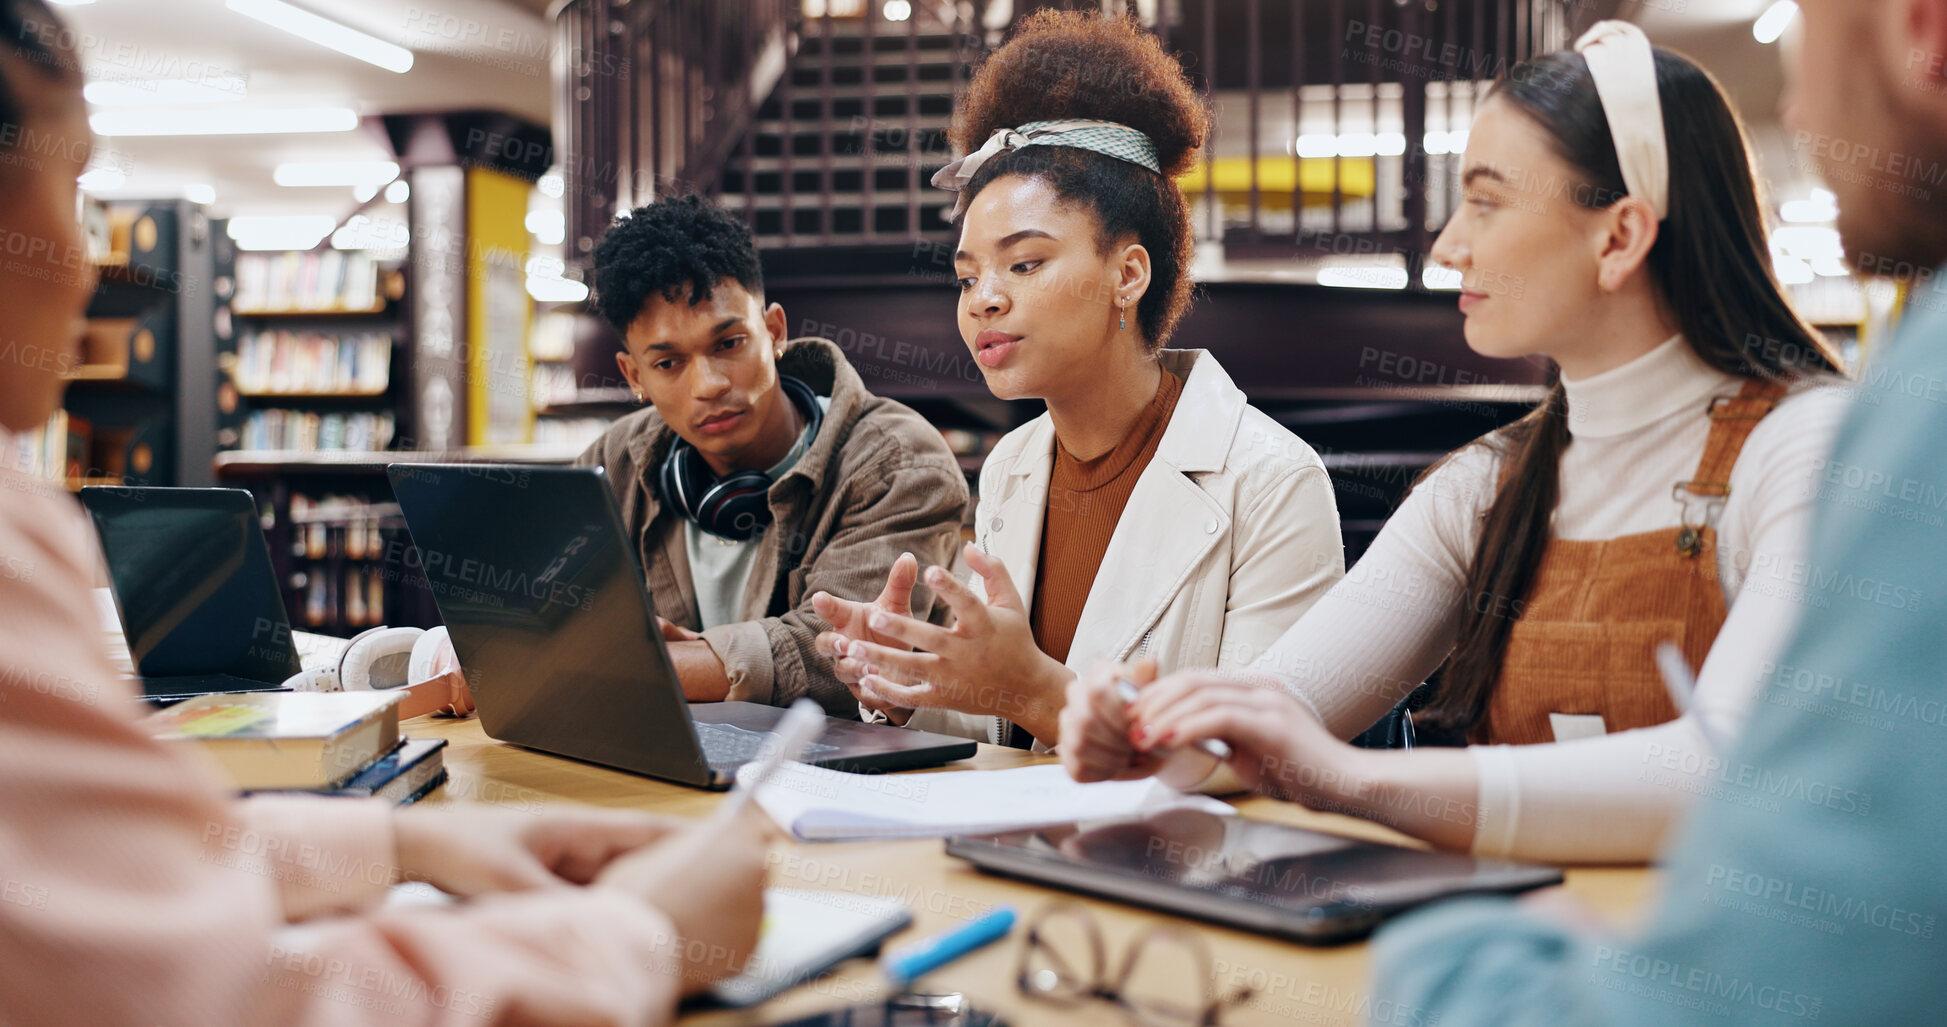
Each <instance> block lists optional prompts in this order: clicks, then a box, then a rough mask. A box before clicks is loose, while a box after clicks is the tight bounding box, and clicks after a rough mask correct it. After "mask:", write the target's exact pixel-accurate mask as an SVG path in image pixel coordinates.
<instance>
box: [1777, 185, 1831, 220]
mask: <svg viewBox="0 0 1947 1027" xmlns="http://www.w3.org/2000/svg"><path fill="white" fill-rule="evenodd" d="M1778 216H1779V217H1781V218H1784V219H1785V220H1786V221H1790V222H1792V223H1794V224H1814V225H1816V224H1822V223H1825V222H1829V221H1834V220H1837V218H1838V217H1839V206H1838V197H1836V196H1833V195H1832V190H1830V189H1814V190H1812V195H1811V197H1810V198H1809V199H1803V200H1787V201H1785V202H1784V203H1781V204H1779V205H1778Z"/></svg>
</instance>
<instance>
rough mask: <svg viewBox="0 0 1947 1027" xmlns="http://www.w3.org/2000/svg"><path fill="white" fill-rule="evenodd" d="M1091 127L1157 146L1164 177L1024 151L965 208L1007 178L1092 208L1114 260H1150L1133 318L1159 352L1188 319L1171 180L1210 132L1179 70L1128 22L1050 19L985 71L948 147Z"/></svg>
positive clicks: (1056, 15) (1186, 254) (1184, 208)
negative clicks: (1145, 254)
mask: <svg viewBox="0 0 1947 1027" xmlns="http://www.w3.org/2000/svg"><path fill="white" fill-rule="evenodd" d="M1067 118H1094V119H1098V120H1102V121H1113V122H1117V123H1119V124H1123V125H1127V126H1129V127H1130V128H1133V129H1136V130H1138V131H1140V132H1142V133H1143V134H1144V135H1147V136H1148V137H1149V138H1150V141H1151V142H1152V143H1154V144H1155V146H1156V154H1157V157H1158V159H1159V160H1160V162H1161V164H1162V169H1163V173H1162V174H1160V175H1158V174H1156V173H1155V172H1153V171H1150V170H1149V169H1147V168H1144V167H1142V166H1140V165H1137V164H1131V163H1129V162H1128V161H1124V160H1120V159H1118V158H1115V157H1110V156H1108V155H1106V154H1101V153H1096V152H1094V151H1092V150H1082V149H1077V148H1075V147H1072V146H1029V147H1024V148H1021V149H1018V150H1012V151H1009V152H1008V153H1006V154H1004V155H1002V156H1000V157H997V158H995V159H993V160H990V161H988V162H987V163H986V164H985V165H984V166H982V167H981V169H980V172H979V173H978V174H976V175H975V176H974V177H973V180H972V181H971V182H969V183H967V194H966V199H967V202H969V203H971V202H972V201H973V198H974V197H975V196H977V195H978V194H979V193H980V190H982V189H984V188H986V186H987V185H988V183H990V182H993V181H994V180H996V179H998V178H1001V177H1003V176H1006V175H1022V176H1027V177H1030V178H1037V179H1040V180H1042V181H1044V182H1046V183H1047V184H1048V185H1049V186H1050V187H1051V188H1053V189H1054V190H1055V194H1056V195H1057V196H1060V197H1062V198H1063V199H1064V200H1068V201H1072V202H1076V203H1079V204H1082V205H1085V206H1086V207H1088V208H1089V209H1090V210H1092V211H1093V212H1094V213H1095V216H1096V220H1097V221H1098V222H1099V225H1100V232H1099V234H1098V236H1097V247H1098V248H1099V249H1100V250H1101V251H1102V252H1103V253H1107V252H1108V251H1109V249H1110V248H1111V247H1112V246H1114V245H1115V243H1116V242H1117V240H1120V239H1124V238H1127V237H1128V236H1131V235H1134V236H1135V237H1136V241H1137V242H1139V243H1141V244H1142V246H1143V248H1144V249H1146V250H1148V251H1149V259H1150V287H1149V290H1148V291H1147V292H1145V293H1144V294H1143V298H1142V300H1141V302H1139V303H1138V304H1137V307H1136V317H1137V323H1138V324H1139V325H1140V327H1141V328H1142V333H1143V338H1144V340H1145V342H1146V343H1147V344H1148V345H1149V346H1150V347H1151V348H1152V349H1153V348H1156V347H1160V346H1161V345H1163V343H1164V342H1166V341H1167V340H1168V339H1169V337H1170V333H1171V332H1173V331H1175V329H1176V324H1177V322H1178V321H1180V320H1181V319H1182V317H1183V314H1184V312H1185V311H1187V310H1188V309H1189V307H1190V290H1191V282H1190V278H1189V274H1188V270H1189V266H1190V258H1191V254H1192V252H1193V250H1194V242H1193V240H1192V239H1191V231H1190V208H1189V205H1188V204H1187V203H1186V202H1185V201H1184V199H1183V192H1182V190H1181V189H1179V188H1177V185H1176V176H1178V175H1181V174H1182V173H1183V172H1185V171H1187V170H1189V168H1190V167H1191V166H1192V165H1193V163H1194V162H1195V160H1196V154H1197V150H1198V148H1200V147H1201V146H1202V145H1203V143H1204V140H1205V138H1207V136H1208V134H1209V131H1210V112H1209V109H1208V107H1207V106H1206V105H1205V103H1204V100H1203V97H1202V96H1201V95H1200V94H1199V93H1198V92H1197V90H1196V89H1195V87H1193V86H1192V85H1191V84H1190V80H1189V77H1188V76H1187V75H1185V74H1184V71H1183V66H1182V65H1181V64H1179V63H1177V61H1176V59H1175V58H1174V57H1171V56H1170V55H1169V53H1168V52H1166V51H1165V50H1164V49H1163V44H1162V42H1161V41H1160V40H1159V39H1157V38H1156V37H1155V36H1153V35H1151V34H1149V33H1147V32H1144V31H1143V30H1142V28H1141V27H1140V26H1139V25H1138V24H1137V23H1136V21H1135V19H1133V18H1116V17H1106V16H1104V15H1101V14H1097V13H1092V12H1079V11H1056V10H1043V11H1040V12H1037V13H1036V14H1034V15H1033V16H1032V17H1030V18H1028V19H1027V20H1026V21H1025V22H1023V23H1022V25H1021V27H1020V29H1019V30H1018V31H1017V32H1016V33H1015V35H1014V37H1013V38H1012V39H1010V40H1009V41H1008V42H1007V44H1006V45H1004V46H1002V47H1001V48H1000V49H998V50H995V51H994V52H993V53H992V54H991V55H989V56H988V58H987V59H986V60H985V61H984V62H982V64H981V65H980V68H979V70H978V71H976V72H975V73H974V77H973V81H972V82H971V83H969V85H968V87H967V92H966V95H965V97H964V98H963V99H962V100H961V103H960V109H959V110H958V111H957V112H956V113H955V115H954V119H953V127H952V129H951V131H950V139H951V141H952V143H953V146H954V148H955V149H956V151H958V152H960V153H967V152H970V151H972V150H974V149H976V148H978V147H979V146H980V145H981V144H982V143H984V142H986V141H987V137H988V136H990V135H992V134H993V132H994V130H995V129H999V128H1013V127H1015V126H1018V125H1022V124H1025V123H1027V122H1030V121H1054V120H1060V119H1067Z"/></svg>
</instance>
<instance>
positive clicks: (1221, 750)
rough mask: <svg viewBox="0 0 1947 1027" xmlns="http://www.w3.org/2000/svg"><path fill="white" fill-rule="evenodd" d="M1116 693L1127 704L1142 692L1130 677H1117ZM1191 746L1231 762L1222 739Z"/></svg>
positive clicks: (1212, 739)
mask: <svg viewBox="0 0 1947 1027" xmlns="http://www.w3.org/2000/svg"><path fill="white" fill-rule="evenodd" d="M1115 694H1116V698H1118V699H1121V700H1122V701H1123V703H1125V704H1127V703H1132V702H1135V701H1136V697H1137V696H1138V695H1141V694H1142V693H1141V692H1140V691H1139V690H1138V689H1137V688H1136V683H1135V682H1134V681H1131V680H1129V679H1128V678H1116V679H1115ZM1191 748H1192V749H1195V750H1197V751H1198V752H1201V753H1204V754H1206V755H1209V756H1214V757H1216V759H1217V761H1218V762H1220V763H1228V762H1230V746H1228V745H1225V744H1224V743H1223V741H1222V740H1221V739H1217V738H1206V739H1204V740H1203V741H1201V742H1197V743H1196V744H1194V745H1192V746H1191Z"/></svg>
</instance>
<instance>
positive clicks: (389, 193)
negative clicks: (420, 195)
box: [385, 178, 412, 203]
mask: <svg viewBox="0 0 1947 1027" xmlns="http://www.w3.org/2000/svg"><path fill="white" fill-rule="evenodd" d="M411 196H412V186H410V185H408V184H406V180H405V179H403V178H395V179H393V180H392V184H391V185H388V186H386V187H385V202H387V203H404V202H406V200H407V199H408V198H409V197H411Z"/></svg>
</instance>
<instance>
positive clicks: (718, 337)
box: [576, 196, 967, 717]
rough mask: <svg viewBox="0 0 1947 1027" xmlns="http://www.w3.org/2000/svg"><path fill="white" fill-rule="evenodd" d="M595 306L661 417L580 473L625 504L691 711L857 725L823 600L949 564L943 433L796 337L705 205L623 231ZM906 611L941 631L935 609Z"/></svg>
mask: <svg viewBox="0 0 1947 1027" xmlns="http://www.w3.org/2000/svg"><path fill="white" fill-rule="evenodd" d="M595 304H596V307H597V309H598V310H599V311H600V313H601V315H602V317H603V318H604V319H605V320H607V321H608V322H609V324H611V325H613V326H614V327H615V330H616V331H617V333H619V334H620V335H621V336H622V337H623V340H624V351H623V352H621V353H618V354H616V358H615V360H616V363H617V365H619V366H620V368H621V370H622V374H623V376H624V377H625V378H627V379H628V382H629V387H630V388H631V389H632V390H634V392H635V395H636V398H637V399H638V400H644V401H647V402H648V403H649V404H650V406H648V407H645V408H644V409H642V410H638V411H636V412H635V413H632V414H629V415H628V416H626V417H623V418H622V419H621V420H619V421H617V422H616V423H615V424H614V425H612V426H611V427H610V428H609V429H608V431H606V432H604V433H603V434H602V437H601V438H599V439H597V440H595V442H594V444H593V445H591V446H589V448H588V450H587V451H586V452H584V453H583V454H582V455H581V457H580V458H579V459H578V460H577V461H576V463H578V464H581V465H585V466H600V467H602V468H603V469H604V470H605V471H606V472H607V474H608V480H609V483H610V485H611V486H612V487H613V488H614V489H615V491H616V493H617V496H618V497H619V498H620V500H621V504H622V515H623V518H624V520H625V522H626V523H627V525H628V528H629V531H630V533H631V536H632V537H633V538H634V539H635V542H636V546H637V551H638V552H639V553H640V554H641V558H642V567H643V571H644V572H645V574H646V576H647V578H648V581H649V590H650V592H651V594H652V595H653V596H654V598H655V603H656V609H657V610H658V611H659V612H660V614H661V615H662V618H663V624H662V630H663V637H664V638H665V639H666V640H667V642H668V645H669V653H670V658H671V660H672V661H673V662H674V663H675V666H676V671H677V675H678V676H679V677H680V678H681V679H682V682H683V691H684V694H686V695H687V696H689V698H690V699H691V700H692V701H719V700H739V701H744V702H758V703H769V704H772V705H778V706H782V705H786V704H788V703H790V702H791V701H793V700H795V699H796V698H798V697H799V696H803V695H809V696H810V697H811V698H813V699H815V700H817V701H818V702H819V703H820V704H822V705H823V706H824V707H825V708H826V709H827V710H829V711H830V712H832V713H833V714H834V715H837V716H842V717H856V716H858V705H857V703H856V702H855V701H854V700H853V698H852V696H851V693H850V692H849V691H847V690H846V688H845V686H844V685H842V684H840V683H839V682H838V681H837V679H836V678H835V677H834V676H833V674H832V667H831V658H830V657H829V656H826V655H823V654H821V653H820V652H819V649H818V647H817V646H816V645H815V640H816V639H817V637H818V634H819V633H820V632H821V631H826V630H830V629H831V628H832V627H840V628H841V629H842V628H843V626H842V625H831V624H829V623H828V622H827V621H825V620H824V619H823V618H821V617H820V616H819V615H818V614H817V612H816V611H815V610H814V609H813V608H812V602H811V600H812V596H813V595H815V594H816V593H818V592H821V591H823V592H829V593H831V594H832V595H835V596H840V597H844V598H848V599H871V598H872V597H873V596H874V595H875V593H876V592H877V591H878V589H879V586H880V585H881V583H882V582H884V581H885V580H886V577H885V575H886V568H887V567H894V568H895V575H894V576H895V577H901V576H903V579H904V580H903V582H901V584H904V585H910V583H911V581H912V579H913V578H914V577H915V576H916V575H917V573H918V566H919V561H925V562H926V563H928V564H943V563H949V562H950V561H951V560H952V557H953V550H954V545H955V543H956V542H957V541H958V540H959V537H960V523H961V517H962V514H963V512H964V510H965V507H966V503H967V483H966V478H965V477H964V476H963V475H962V473H961V471H960V468H959V465H958V463H957V462H956V461H955V460H954V457H953V454H952V452H951V451H950V450H948V448H947V446H946V443H945V440H944V439H943V438H942V437H941V435H940V432H939V430H938V429H936V428H934V427H933V426H932V425H930V424H928V423H927V422H926V420H925V419H924V418H922V417H920V416H919V415H918V414H916V413H914V412H913V411H912V410H910V409H908V408H907V407H905V406H903V405H901V404H899V403H896V402H894V401H892V400H889V399H884V398H881V397H878V396H874V395H872V394H871V393H870V392H867V391H866V388H865V385H864V383H863V382H862V381H860V379H859V375H858V372H857V371H855V370H853V368H852V366H851V364H850V363H849V362H847V361H846V359H845V355H844V353H843V352H841V351H840V350H839V348H838V347H837V346H836V345H834V344H833V343H831V342H830V341H828V340H825V339H819V338H800V339H791V338H789V337H788V334H787V331H786V326H787V324H788V322H787V321H786V319H785V314H784V308H783V307H781V306H779V305H778V304H776V303H766V302H765V299H764V280H763V274H762V272H761V270H760V269H759V266H758V260H757V253H756V249H755V247H754V246H753V245H752V241H751V235H750V231H749V229H748V228H747V227H746V226H745V225H744V224H743V222H742V221H740V220H738V219H737V218H736V217H735V216H734V215H732V214H730V213H729V212H727V211H724V210H722V209H721V208H719V207H717V206H715V205H714V204H712V203H710V202H709V201H707V200H704V199H701V198H699V197H694V196H684V197H676V198H672V199H667V200H662V201H660V202H657V203H654V204H651V205H649V206H646V207H639V208H637V209H636V210H634V211H632V212H630V213H629V214H627V215H625V216H623V217H620V218H618V219H616V221H615V223H614V224H613V225H611V226H610V228H609V230H608V233H607V234H606V235H605V236H604V237H603V238H602V241H601V244H600V245H599V246H598V247H597V248H596V251H595ZM902 554H911V555H910V556H904V555H902ZM913 603H914V607H915V609H914V611H913V612H914V615H915V616H918V617H927V618H932V617H933V616H934V613H935V611H934V606H935V600H934V599H933V598H932V596H931V595H930V594H923V595H916V596H915V597H914V599H913ZM942 605H943V604H942Z"/></svg>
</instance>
